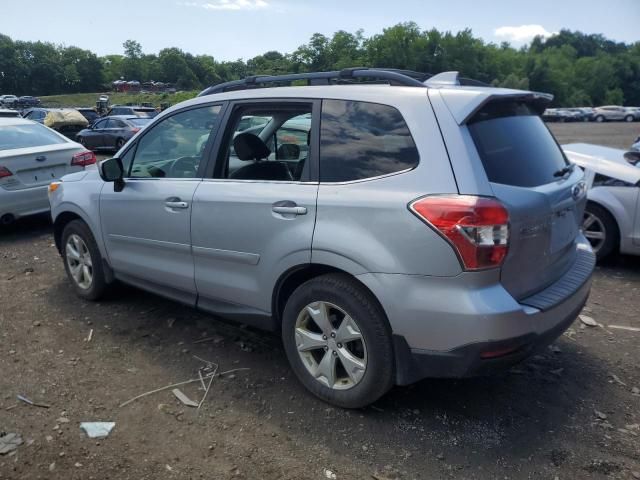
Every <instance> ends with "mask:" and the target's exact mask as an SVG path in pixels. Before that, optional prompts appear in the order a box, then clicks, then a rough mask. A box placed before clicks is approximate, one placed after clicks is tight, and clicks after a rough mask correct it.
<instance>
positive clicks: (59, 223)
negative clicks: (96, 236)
mask: <svg viewBox="0 0 640 480" xmlns="http://www.w3.org/2000/svg"><path fill="white" fill-rule="evenodd" d="M74 220H82V221H83V222H84V219H83V218H82V217H81V216H80V215H78V214H77V213H75V212H70V211H64V212H62V213H61V214H60V215H58V216H57V217H56V218H55V220H54V221H53V240H54V242H55V245H56V248H57V249H58V253H62V232H63V231H64V227H66V226H67V225H68V224H69V223H70V222H72V221H74ZM85 223H86V222H85Z"/></svg>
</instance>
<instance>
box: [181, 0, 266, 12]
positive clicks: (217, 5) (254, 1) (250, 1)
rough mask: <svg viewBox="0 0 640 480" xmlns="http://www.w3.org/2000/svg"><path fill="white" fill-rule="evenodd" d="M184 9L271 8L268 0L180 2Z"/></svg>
mask: <svg viewBox="0 0 640 480" xmlns="http://www.w3.org/2000/svg"><path fill="white" fill-rule="evenodd" d="M178 5H182V6H183V7H200V8H204V9H205V10H258V9H261V8H267V7H269V3H268V2H267V1H266V0H212V1H209V2H201V3H199V2H180V3H178Z"/></svg>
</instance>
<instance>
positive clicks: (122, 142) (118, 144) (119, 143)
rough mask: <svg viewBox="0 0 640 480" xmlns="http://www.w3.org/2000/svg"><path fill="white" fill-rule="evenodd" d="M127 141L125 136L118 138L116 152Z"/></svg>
mask: <svg viewBox="0 0 640 480" xmlns="http://www.w3.org/2000/svg"><path fill="white" fill-rule="evenodd" d="M125 143H126V142H125V140H124V138H118V139H117V140H116V152H117V151H118V150H120V149H121V148H122V147H123V146H124V144H125Z"/></svg>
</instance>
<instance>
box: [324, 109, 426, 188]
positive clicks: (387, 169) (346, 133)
mask: <svg viewBox="0 0 640 480" xmlns="http://www.w3.org/2000/svg"><path fill="white" fill-rule="evenodd" d="M418 160H419V155H418V150H417V149H416V145H415V143H414V142H413V138H412V137H411V133H410V132H409V128H408V127H407V124H406V123H405V121H404V119H403V118H402V115H401V114H400V112H399V111H398V110H396V109H395V108H393V107H390V106H388V105H380V104H377V103H369V102H355V101H345V100H324V101H323V102H322V120H321V130H320V181H321V182H347V181H351V180H362V179H365V178H372V177H378V176H380V175H387V174H390V173H395V172H400V171H402V170H408V169H410V168H414V167H415V166H417V165H418Z"/></svg>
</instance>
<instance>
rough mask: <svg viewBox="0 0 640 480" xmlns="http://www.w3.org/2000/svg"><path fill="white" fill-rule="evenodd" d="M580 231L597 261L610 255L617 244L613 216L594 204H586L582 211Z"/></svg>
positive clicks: (616, 232) (616, 230)
mask: <svg viewBox="0 0 640 480" xmlns="http://www.w3.org/2000/svg"><path fill="white" fill-rule="evenodd" d="M582 231H583V233H584V236H585V237H587V239H588V240H589V242H590V243H591V247H592V248H593V251H594V253H595V254H596V257H597V258H598V260H600V259H602V258H605V257H606V256H608V255H610V254H611V252H613V250H614V249H615V248H616V245H617V242H618V235H619V233H618V225H617V224H616V221H615V219H614V218H613V216H612V215H611V214H610V213H609V212H608V211H607V210H605V209H604V208H602V207H601V206H599V205H596V204H594V203H589V204H587V208H586V209H585V211H584V220H583V222H582Z"/></svg>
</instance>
